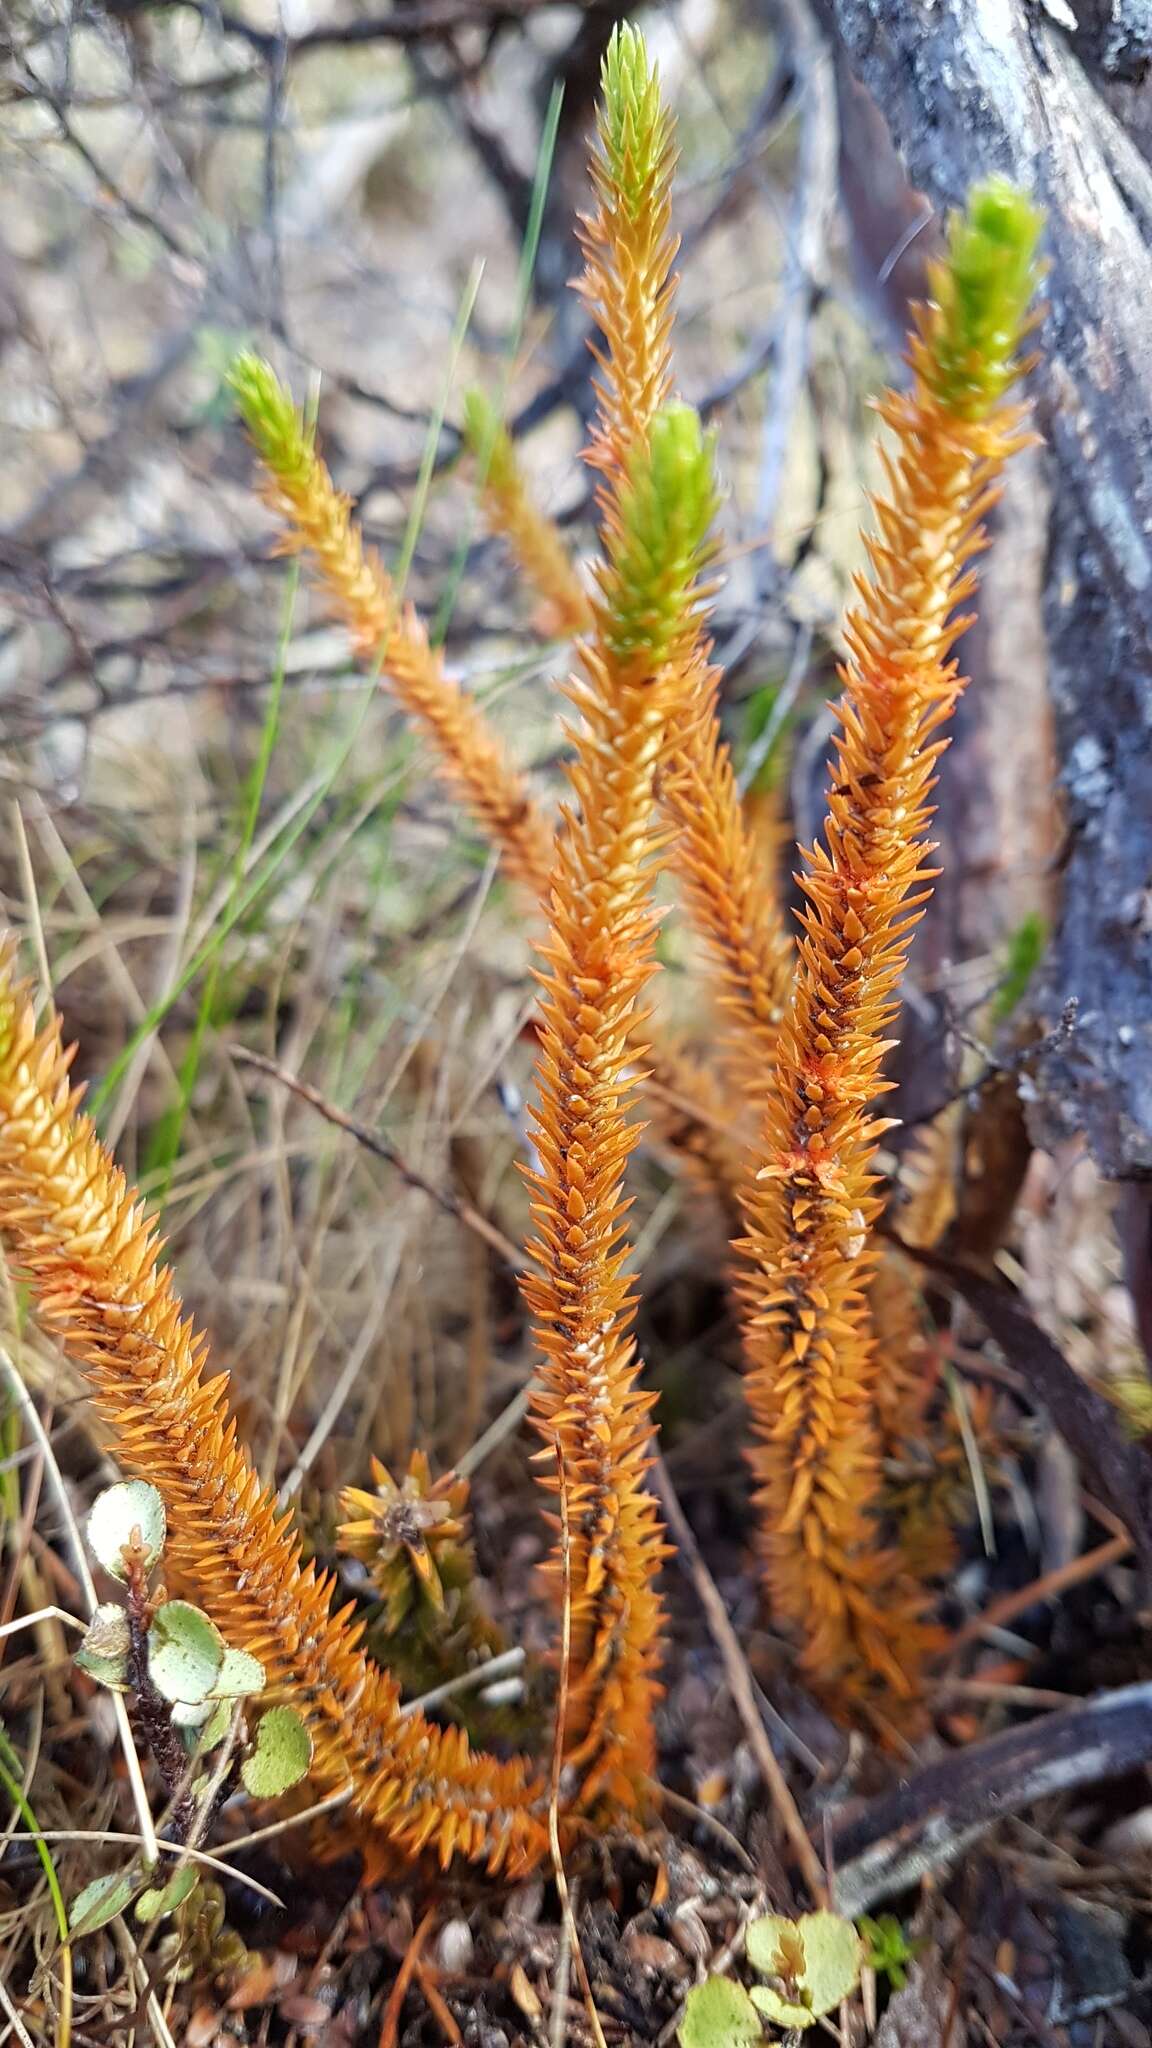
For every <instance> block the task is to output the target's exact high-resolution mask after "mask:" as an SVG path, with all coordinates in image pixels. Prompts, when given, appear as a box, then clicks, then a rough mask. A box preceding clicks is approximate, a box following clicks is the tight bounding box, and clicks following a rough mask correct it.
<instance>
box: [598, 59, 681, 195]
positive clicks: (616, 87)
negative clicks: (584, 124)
mask: <svg viewBox="0 0 1152 2048" xmlns="http://www.w3.org/2000/svg"><path fill="white" fill-rule="evenodd" d="M600 85H601V103H600V121H599V132H600V147H601V150H602V152H603V165H602V169H603V174H604V177H605V180H606V182H607V184H608V186H609V187H610V188H611V190H612V192H613V193H614V194H615V195H616V196H617V197H618V198H619V200H620V201H621V203H622V204H623V206H624V208H625V210H626V212H627V214H628V217H629V219H630V220H633V221H635V220H637V219H638V218H639V215H640V213H641V212H642V210H643V209H644V207H645V206H646V204H647V202H648V195H649V192H650V189H651V185H652V181H653V179H654V178H655V177H656V176H657V174H658V173H659V172H660V171H661V170H662V169H663V168H664V167H665V164H666V161H667V154H668V138H669V120H668V114H667V112H666V110H665V108H664V107H663V106H662V104H661V100H660V75H659V73H658V71H657V70H656V67H655V65H651V64H649V62H648V51H647V49H646V48H645V44H644V38H643V36H642V35H641V33H640V31H639V29H637V28H633V27H632V26H631V24H630V23H628V22H622V23H621V24H620V26H619V27H617V28H615V29H613V31H612V37H611V41H610V42H609V44H608V48H607V50H606V52H605V55H604V63H603V66H602V69H601V74H600Z"/></svg>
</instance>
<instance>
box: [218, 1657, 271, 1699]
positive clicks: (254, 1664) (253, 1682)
mask: <svg viewBox="0 0 1152 2048" xmlns="http://www.w3.org/2000/svg"><path fill="white" fill-rule="evenodd" d="M263 1690H264V1666H263V1665H262V1664H261V1662H260V1659H259V1658H258V1657H250V1656H249V1655H248V1652H247V1650H225V1652H224V1662H223V1663H222V1664H221V1666H220V1670H219V1672H218V1674H217V1678H216V1683H215V1685H214V1686H213V1688H212V1693H213V1697H214V1698H216V1699H218V1700H241V1699H247V1698H248V1697H249V1695H250V1694H251V1693H254V1692H263Z"/></svg>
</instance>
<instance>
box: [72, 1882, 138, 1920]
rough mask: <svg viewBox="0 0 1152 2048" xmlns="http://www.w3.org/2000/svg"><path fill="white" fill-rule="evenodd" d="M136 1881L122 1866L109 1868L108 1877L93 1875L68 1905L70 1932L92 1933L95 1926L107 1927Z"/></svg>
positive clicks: (130, 1895)
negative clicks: (115, 1868)
mask: <svg viewBox="0 0 1152 2048" xmlns="http://www.w3.org/2000/svg"><path fill="white" fill-rule="evenodd" d="M138 1882H139V1880H138V1879H137V1878H135V1877H133V1875H132V1874H131V1872H125V1871H122V1870H121V1871H112V1872H110V1874H109V1875H108V1876H107V1877H94V1878H93V1880H92V1882H91V1884H86V1885H85V1887H84V1889H83V1891H82V1892H77V1894H76V1897H75V1898H74V1899H73V1901H72V1904H71V1905H70V1906H69V1908H68V1925H69V1927H70V1928H71V1930H72V1932H73V1934H95V1932H96V1929H97V1928H98V1927H106V1926H107V1925H108V1922H109V1920H114V1919H115V1918H116V1915H117V1913H122V1912H123V1911H124V1908H125V1907H126V1906H127V1905H129V1904H130V1902H131V1898H132V1894H133V1892H134V1891H135V1889H136V1886H137V1883H138Z"/></svg>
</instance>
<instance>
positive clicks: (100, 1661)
mask: <svg viewBox="0 0 1152 2048" xmlns="http://www.w3.org/2000/svg"><path fill="white" fill-rule="evenodd" d="M130 1647H131V1644H130V1639H129V1634H128V1616H127V1615H126V1614H125V1612H124V1609H123V1608H122V1607H118V1606H117V1605H116V1602H115V1601H114V1600H108V1601H105V1603H104V1605H103V1606H101V1607H98V1608H97V1609H96V1612H95V1613H94V1615H93V1616H92V1619H91V1621H90V1622H89V1623H88V1626H87V1628H86V1629H85V1631H84V1639H83V1641H82V1643H81V1644H80V1648H79V1649H78V1650H77V1651H76V1654H75V1661H76V1663H77V1664H78V1665H79V1666H80V1669H81V1671H86V1672H87V1673H88V1676H89V1678H94V1679H96V1681H97V1683H98V1684H100V1685H106V1686H108V1687H110V1689H111V1690H112V1691H113V1692H127V1690H128V1652H129V1649H130Z"/></svg>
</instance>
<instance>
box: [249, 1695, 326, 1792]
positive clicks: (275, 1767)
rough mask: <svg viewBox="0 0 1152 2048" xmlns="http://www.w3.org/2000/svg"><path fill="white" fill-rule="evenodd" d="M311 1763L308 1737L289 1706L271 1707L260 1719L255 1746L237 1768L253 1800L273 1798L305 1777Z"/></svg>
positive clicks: (297, 1716) (310, 1748) (300, 1721)
mask: <svg viewBox="0 0 1152 2048" xmlns="http://www.w3.org/2000/svg"><path fill="white" fill-rule="evenodd" d="M311 1762H312V1737H311V1736H310V1735H309V1733H308V1730H307V1728H306V1727H305V1726H304V1723H303V1721H302V1720H301V1719H300V1716H299V1714H297V1713H294V1712H293V1709H292V1708H291V1707H272V1708H270V1709H269V1711H268V1713H266V1714H264V1715H262V1716H261V1719H260V1724H259V1726H258V1727H257V1730H256V1747H255V1749H254V1750H253V1752H252V1754H251V1756H248V1757H245V1759H244V1762H243V1763H242V1764H241V1766H240V1776H241V1778H242V1779H243V1781H244V1784H245V1785H246V1787H247V1789H248V1791H249V1792H251V1794H252V1797H253V1798H254V1799H277V1798H279V1796H280V1794H281V1793H282V1792H287V1791H289V1790H290V1789H291V1787H292V1786H293V1785H298V1784H299V1782H300V1780H301V1778H303V1777H306V1776H307V1773H308V1769H309V1766H310V1764H311Z"/></svg>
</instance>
